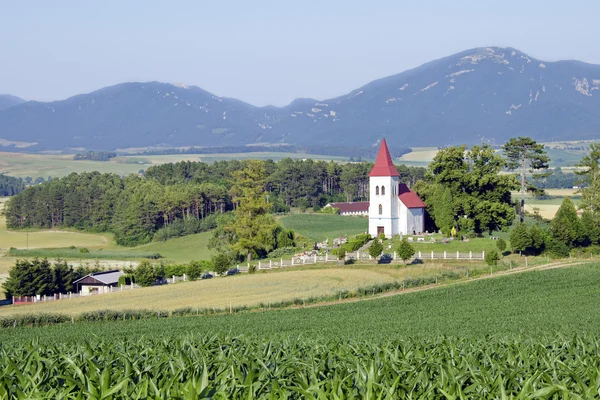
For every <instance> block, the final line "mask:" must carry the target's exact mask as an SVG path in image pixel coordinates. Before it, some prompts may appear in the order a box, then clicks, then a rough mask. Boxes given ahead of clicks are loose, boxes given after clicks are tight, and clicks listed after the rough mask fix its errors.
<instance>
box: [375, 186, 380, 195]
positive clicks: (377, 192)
mask: <svg viewBox="0 0 600 400" xmlns="http://www.w3.org/2000/svg"><path fill="white" fill-rule="evenodd" d="M375 194H376V195H377V196H379V186H375Z"/></svg>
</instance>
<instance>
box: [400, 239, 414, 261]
mask: <svg viewBox="0 0 600 400" xmlns="http://www.w3.org/2000/svg"><path fill="white" fill-rule="evenodd" d="M396 254H397V255H398V257H400V258H401V259H402V261H404V262H405V263H406V262H407V261H408V260H410V259H411V257H412V256H413V255H414V254H415V249H414V248H413V247H412V246H411V244H410V243H408V239H407V238H406V236H405V237H404V238H403V239H402V241H401V242H400V244H399V245H398V246H397V247H396Z"/></svg>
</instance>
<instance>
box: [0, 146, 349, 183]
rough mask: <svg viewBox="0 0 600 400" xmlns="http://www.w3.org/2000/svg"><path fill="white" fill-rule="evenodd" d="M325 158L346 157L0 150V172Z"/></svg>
mask: <svg viewBox="0 0 600 400" xmlns="http://www.w3.org/2000/svg"><path fill="white" fill-rule="evenodd" d="M288 157H289V158H293V159H304V158H311V159H313V160H325V161H331V160H333V161H339V162H343V161H348V157H336V156H324V155H316V154H303V153H281V152H253V153H223V154H172V155H148V156H134V155H129V156H119V157H115V158H112V159H110V161H90V160H73V154H39V153H35V154H33V153H12V152H0V173H4V174H6V175H10V176H16V177H21V178H25V177H27V176H30V177H32V178H34V179H35V178H36V177H43V178H47V177H48V176H52V177H55V178H57V177H63V176H67V175H69V174H71V173H73V172H86V171H87V172H91V171H99V172H102V173H114V174H117V175H129V174H133V173H137V172H138V171H139V170H140V169H147V168H148V167H150V166H152V165H160V164H165V163H176V162H179V161H203V162H207V163H212V162H214V161H219V160H232V159H235V160H247V159H260V160H267V159H272V160H275V161H277V160H281V159H283V158H288Z"/></svg>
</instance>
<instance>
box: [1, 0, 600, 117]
mask: <svg viewBox="0 0 600 400" xmlns="http://www.w3.org/2000/svg"><path fill="white" fill-rule="evenodd" d="M598 15H600V1H598V0H587V1H583V0H570V1H568V2H567V1H564V0H562V1H557V0H545V1H542V0H519V1H515V0H503V1H496V0H479V1H474V0H455V1H442V0H419V1H415V0H412V1H410V0H404V1H402V0H381V1H376V0H372V1H354V0H343V1H340V0H330V1H313V0H304V1H287V0H279V1H268V0H253V1H247V0H243V1H242V0H239V1H227V0H217V1H214V0H213V1H210V2H209V1H191V0H190V1H169V2H167V1H151V0H143V1H142V0H127V1H124V0H121V1H113V0H103V1H87V0H86V1H81V0H78V1H73V0H62V1H45V0H44V1H42V0H39V1H19V0H13V1H8V0H7V1H2V2H1V3H0V57H1V58H0V61H1V64H0V65H1V67H0V93H9V94H13V95H17V96H21V97H23V98H26V99H28V100H42V101H49V100H57V99H63V98H66V97H69V96H72V95H75V94H78V93H85V92H89V91H92V90H95V89H99V88H101V87H104V86H108V85H113V84H117V83H121V82H124V81H151V80H158V81H163V82H174V83H186V84H189V85H197V86H200V87H202V88H203V89H206V90H208V91H211V92H213V93H215V94H217V95H220V96H229V97H236V98H239V99H241V100H244V101H247V102H249V103H252V104H255V105H266V104H275V105H284V104H287V103H289V102H290V101H292V100H293V99H294V98H296V97H313V98H316V99H325V98H329V97H333V96H337V95H341V94H344V93H347V92H349V91H350V90H352V89H355V88H357V87H359V86H361V85H363V84H365V83H367V82H369V81H371V80H373V79H377V78H381V77H384V76H387V75H392V74H395V73H399V72H402V71H404V70H406V69H409V68H413V67H416V66H418V65H420V64H422V63H424V62H427V61H430V60H432V59H436V58H440V57H444V56H447V55H450V54H453V53H456V52H459V51H462V50H466V49H469V48H472V47H479V46H507V47H515V48H518V49H519V50H521V51H524V52H525V53H527V54H529V55H530V56H533V57H536V58H539V59H542V60H545V61H554V60H558V59H579V60H582V61H587V62H591V63H598V64H600V46H598V45H597V41H598V38H599V37H600V24H598V23H597V21H596V18H597V16H598Z"/></svg>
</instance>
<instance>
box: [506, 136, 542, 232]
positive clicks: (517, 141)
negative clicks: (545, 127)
mask: <svg viewBox="0 0 600 400" xmlns="http://www.w3.org/2000/svg"><path fill="white" fill-rule="evenodd" d="M503 150H504V155H505V157H506V159H507V160H508V162H507V168H508V169H509V170H511V171H514V170H517V169H518V170H519V172H520V174H521V211H520V218H521V222H523V221H524V219H525V191H526V190H528V191H532V192H537V193H543V191H542V190H540V189H538V188H536V187H534V186H533V185H531V184H529V185H528V182H527V178H526V172H527V170H528V169H529V172H531V173H532V174H533V177H534V179H535V178H540V177H543V176H548V175H549V173H548V172H545V173H535V171H541V170H547V169H548V163H549V162H550V157H548V156H547V155H546V150H544V145H543V144H539V143H537V142H536V141H535V140H533V139H531V138H528V137H522V136H519V137H518V138H511V139H510V140H509V141H508V142H506V143H505V144H504V146H503Z"/></svg>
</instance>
